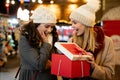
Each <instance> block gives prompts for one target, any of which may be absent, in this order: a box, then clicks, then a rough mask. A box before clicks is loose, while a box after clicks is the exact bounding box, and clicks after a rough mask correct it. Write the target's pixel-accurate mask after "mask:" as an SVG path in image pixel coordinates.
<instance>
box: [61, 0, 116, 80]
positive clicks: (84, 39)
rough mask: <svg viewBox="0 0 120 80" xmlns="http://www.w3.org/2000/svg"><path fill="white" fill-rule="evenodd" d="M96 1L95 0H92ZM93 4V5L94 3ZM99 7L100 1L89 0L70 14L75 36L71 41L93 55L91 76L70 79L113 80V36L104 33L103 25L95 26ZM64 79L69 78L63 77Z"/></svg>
mask: <svg viewBox="0 0 120 80" xmlns="http://www.w3.org/2000/svg"><path fill="white" fill-rule="evenodd" d="M92 1H94V0H92ZM91 3H92V4H93V5H92V4H91ZM96 8H98V9H99V1H98V0H95V1H94V2H88V3H87V4H84V5H82V6H81V7H79V8H77V9H76V10H74V11H73V12H72V13H71V14H70V20H71V22H72V27H73V28H74V33H73V37H72V38H71V39H70V41H72V42H74V43H76V44H77V45H79V46H80V47H81V48H83V49H84V50H85V51H86V52H87V53H86V54H87V55H90V56H91V57H88V58H87V61H88V62H89V63H90V64H91V67H90V76H89V77H83V78H81V77H80V78H74V79H70V80H111V79H112V77H113V75H114V66H115V62H114V59H115V58H114V53H115V51H114V47H113V42H112V40H111V38H109V37H107V36H105V35H104V32H103V30H102V28H101V27H94V23H95V12H96V11H97V10H98V9H97V10H95V9H96ZM63 80H69V79H68V78H63Z"/></svg>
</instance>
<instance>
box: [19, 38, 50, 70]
mask: <svg viewBox="0 0 120 80" xmlns="http://www.w3.org/2000/svg"><path fill="white" fill-rule="evenodd" d="M50 47H51V45H50V44H49V43H43V45H42V46H41V48H40V50H39V52H38V51H37V50H36V49H34V48H32V47H31V46H30V45H29V44H28V42H27V40H26V38H25V37H24V36H22V37H21V38H20V41H19V52H20V59H21V65H22V63H23V65H22V66H23V67H26V66H27V67H30V68H32V69H35V70H40V71H42V70H43V69H44V67H45V65H46V62H47V60H48V56H49V51H50Z"/></svg>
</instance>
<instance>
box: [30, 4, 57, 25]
mask: <svg viewBox="0 0 120 80" xmlns="http://www.w3.org/2000/svg"><path fill="white" fill-rule="evenodd" d="M30 19H32V20H33V22H34V23H56V15H55V14H54V13H53V12H52V11H50V10H49V9H48V8H47V7H43V6H42V7H39V8H37V9H36V10H35V11H34V13H33V14H32V16H31V17H30Z"/></svg>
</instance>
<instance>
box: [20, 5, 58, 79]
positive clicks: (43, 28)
mask: <svg viewBox="0 0 120 80" xmlns="http://www.w3.org/2000/svg"><path fill="white" fill-rule="evenodd" d="M30 18H31V21H30V22H28V23H27V24H25V25H24V26H23V28H22V29H21V37H20V40H19V52H20V64H21V70H20V75H19V80H57V77H56V76H53V75H51V74H50V66H51V53H52V52H54V51H56V49H55V48H54V47H53V45H54V43H55V42H56V41H57V39H58V35H57V33H56V29H55V23H56V16H55V15H54V14H53V13H52V12H51V11H50V10H49V9H48V8H46V7H39V8H37V9H36V10H35V11H34V13H33V15H32V16H31V17H30Z"/></svg>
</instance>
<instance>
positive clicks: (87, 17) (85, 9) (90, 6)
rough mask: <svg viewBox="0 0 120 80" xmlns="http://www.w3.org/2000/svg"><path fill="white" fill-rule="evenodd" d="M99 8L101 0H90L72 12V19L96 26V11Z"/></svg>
mask: <svg viewBox="0 0 120 80" xmlns="http://www.w3.org/2000/svg"><path fill="white" fill-rule="evenodd" d="M99 9H100V1H99V0H88V3H87V4H84V5H82V6H80V7H79V8H77V9H76V10H74V11H73V12H72V13H71V14H70V19H74V20H77V21H79V22H80V23H82V24H84V25H86V26H90V27H94V25H95V19H96V17H95V13H96V12H97V11H98V10H99Z"/></svg>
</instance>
